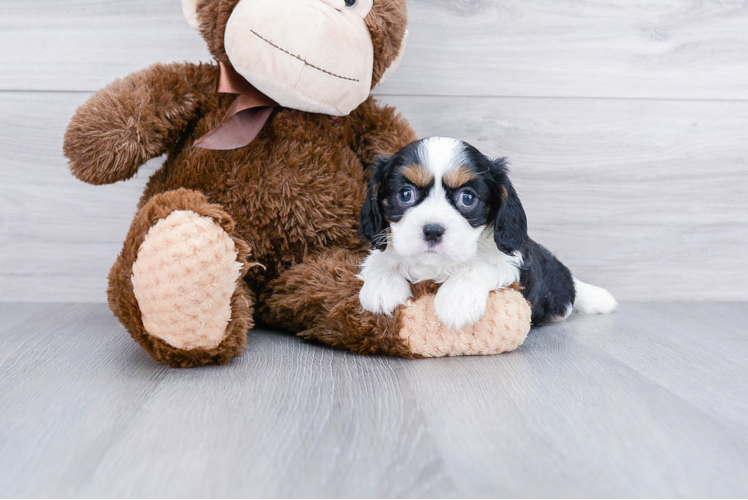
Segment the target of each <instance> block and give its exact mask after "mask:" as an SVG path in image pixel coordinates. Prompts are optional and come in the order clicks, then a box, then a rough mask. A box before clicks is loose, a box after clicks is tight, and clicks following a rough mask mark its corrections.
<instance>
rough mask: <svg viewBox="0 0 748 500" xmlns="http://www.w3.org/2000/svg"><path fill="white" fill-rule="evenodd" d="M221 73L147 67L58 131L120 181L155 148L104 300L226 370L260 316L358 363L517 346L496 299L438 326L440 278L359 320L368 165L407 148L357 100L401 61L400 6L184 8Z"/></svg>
mask: <svg viewBox="0 0 748 500" xmlns="http://www.w3.org/2000/svg"><path fill="white" fill-rule="evenodd" d="M183 7H184V11H185V15H186V16H187V18H188V20H189V21H190V23H191V24H192V25H193V26H194V27H196V28H198V29H199V30H200V32H201V34H202V36H203V37H204V38H205V40H206V42H207V43H208V46H209V48H210V51H211V53H212V54H213V56H214V57H215V59H216V61H217V62H218V63H219V64H218V65H212V64H169V65H161V64H158V65H155V66H152V67H150V68H148V69H146V70H143V71H141V72H138V73H134V74H132V75H130V76H128V77H126V78H124V79H122V80H117V81H115V82H114V83H112V84H110V85H109V86H107V87H106V88H104V89H103V90H101V91H99V92H98V93H96V94H95V95H94V96H93V97H92V98H91V99H90V100H89V101H88V102H87V103H85V104H84V105H83V106H81V107H80V108H79V109H78V111H77V113H76V115H75V116H74V118H73V120H72V122H71V124H70V126H69V128H68V130H67V133H66V135H65V145H64V151H65V155H66V156H67V157H68V159H69V160H70V168H71V170H72V172H73V174H74V175H75V176H77V177H78V178H79V179H81V180H83V181H85V182H89V183H91V184H108V183H113V182H117V181H121V180H126V179H129V178H130V177H132V176H133V175H135V173H136V172H137V170H138V169H139V168H140V166H141V165H143V164H144V163H145V162H146V161H148V160H149V159H151V158H154V157H157V156H160V155H163V154H166V155H167V158H166V161H165V162H164V165H163V166H162V168H161V169H160V170H159V171H158V172H156V173H155V174H153V176H152V177H151V178H150V180H149V182H148V185H147V187H146V190H145V193H144V194H143V197H142V198H141V200H140V203H139V205H138V213H137V215H136V216H135V219H134V221H133V223H132V226H131V228H130V231H129V233H128V234H127V238H126V240H125V243H124V247H123V249H122V252H121V253H120V255H119V258H118V259H117V261H116V263H115V264H114V267H113V268H112V270H111V272H110V274H109V289H108V296H109V304H110V306H111V308H112V311H114V313H115V314H116V316H117V317H118V318H119V319H120V321H121V322H122V324H123V325H124V326H125V327H126V328H127V330H128V331H129V332H130V334H131V335H132V336H133V338H134V339H135V340H136V341H138V342H139V343H140V344H141V345H142V346H143V348H145V349H146V351H148V353H149V354H150V355H151V356H152V357H153V358H154V359H156V360H158V361H162V362H165V363H168V364H169V365H171V366H198V365H204V364H212V363H217V364H223V363H227V362H228V361H229V360H230V359H231V358H232V357H234V356H237V355H239V354H241V353H242V350H243V348H244V345H245V342H246V336H247V332H248V331H249V330H250V329H251V328H252V326H253V324H254V320H255V319H257V320H260V321H262V322H264V323H265V324H268V325H272V326H276V327H281V328H285V329H288V330H291V331H294V332H299V335H301V336H303V337H305V338H307V339H313V340H317V341H321V342H324V343H327V344H330V345H333V346H337V347H342V348H347V349H350V350H352V351H354V352H358V353H385V354H391V355H398V356H405V357H422V356H445V355H459V354H491V353H497V352H503V351H508V350H512V349H515V348H516V347H517V346H518V345H519V344H521V343H522V341H523V340H524V338H525V336H526V335H527V332H528V330H529V324H530V320H529V318H530V309H529V307H528V305H527V303H526V301H525V300H524V299H523V298H522V296H521V294H520V293H518V292H517V291H516V290H502V291H497V292H493V294H492V295H491V298H490V299H489V306H488V308H487V313H486V316H485V317H484V318H483V320H481V321H480V322H479V323H477V324H476V325H474V326H472V327H470V328H468V329H465V330H463V331H460V332H457V331H449V330H447V329H445V328H444V327H442V326H441V325H440V324H439V323H438V321H437V320H436V316H435V314H434V312H433V293H434V291H435V289H436V285H434V284H433V283H421V284H418V285H415V286H414V287H413V294H414V299H413V300H412V301H411V303H409V304H407V305H405V306H401V307H400V308H398V309H397V310H396V311H395V314H394V316H393V317H386V316H374V315H372V314H370V313H368V312H364V311H362V310H361V307H360V304H359V302H358V292H359V290H360V287H361V282H360V281H359V279H358V278H356V276H355V275H356V272H357V269H358V265H359V264H360V262H361V260H362V256H363V255H364V254H365V251H366V247H365V246H364V245H363V244H362V243H361V241H360V240H359V238H358V237H357V223H356V220H357V215H358V212H359V210H360V207H361V204H362V201H363V198H364V194H365V173H364V172H365V166H366V165H368V164H369V163H370V162H371V161H372V159H373V158H374V156H375V155H377V154H380V153H385V154H391V153H393V152H395V151H396V150H398V149H400V148H401V147H403V146H405V145H406V144H408V143H410V142H411V141H413V140H414V139H415V135H414V133H413V131H412V130H411V128H410V127H409V125H408V124H407V122H406V121H405V120H404V119H402V118H401V117H400V116H399V115H397V114H396V113H395V111H394V110H393V109H392V108H389V107H383V106H379V105H378V104H376V102H375V101H374V100H373V99H372V98H371V97H369V92H370V90H371V88H372V87H373V86H375V85H377V84H378V83H379V82H380V81H381V80H382V78H383V77H384V76H385V75H386V74H388V73H389V72H390V71H392V69H394V67H395V66H396V64H397V62H398V61H399V58H400V55H401V53H402V50H403V48H404V40H405V36H406V3H405V0H284V1H283V2H278V1H274V0H183Z"/></svg>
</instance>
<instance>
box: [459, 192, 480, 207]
mask: <svg viewBox="0 0 748 500" xmlns="http://www.w3.org/2000/svg"><path fill="white" fill-rule="evenodd" d="M477 199H478V197H477V196H475V193H473V192H472V191H467V190H466V191H463V192H461V193H460V194H459V196H458V198H457V203H458V204H459V205H461V206H463V207H468V208H469V207H472V206H473V205H475V201H476V200H477Z"/></svg>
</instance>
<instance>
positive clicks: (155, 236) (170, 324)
mask: <svg viewBox="0 0 748 500" xmlns="http://www.w3.org/2000/svg"><path fill="white" fill-rule="evenodd" d="M236 258H237V252H236V247H235V245H234V241H233V240H232V239H231V238H230V237H229V235H228V234H227V233H226V231H224V230H223V228H221V226H219V225H218V224H216V223H215V222H213V219H211V218H210V217H201V216H200V215H198V214H196V213H195V212H192V211H189V210H175V211H174V212H172V213H171V214H169V216H167V217H166V218H165V219H161V220H160V221H158V222H157V223H156V225H154V226H151V228H150V229H149V230H148V234H147V235H146V237H145V240H144V241H143V244H142V245H141V246H140V250H139V251H138V258H137V260H136V261H135V264H134V265H133V269H132V274H133V276H132V285H133V292H134V293H135V298H136V299H137V300H138V306H139V307H140V313H141V316H142V318H143V326H144V327H145V329H146V331H147V332H148V333H150V334H151V335H153V336H154V337H156V338H158V339H161V340H163V341H164V342H166V343H167V344H169V345H171V346H173V347H176V348H177V349H186V350H191V349H197V348H202V349H213V348H215V347H218V345H219V344H220V343H221V342H222V341H223V339H224V337H225V336H226V327H227V326H228V324H229V321H230V320H231V296H232V295H233V294H234V289H235V288H236V286H237V282H238V281H239V277H240V276H241V275H242V268H243V266H242V264H241V263H239V262H237V261H236Z"/></svg>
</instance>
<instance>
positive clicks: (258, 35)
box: [249, 30, 359, 83]
mask: <svg viewBox="0 0 748 500" xmlns="http://www.w3.org/2000/svg"><path fill="white" fill-rule="evenodd" d="M249 31H250V32H251V33H252V34H253V35H254V36H256V37H257V38H259V39H260V40H262V41H263V42H265V43H267V44H268V45H270V46H271V47H274V48H276V49H278V50H280V51H281V52H283V53H284V54H288V55H289V56H291V57H295V58H296V59H298V60H299V61H301V62H303V63H304V64H305V65H306V66H309V67H310V68H313V69H316V70H317V71H321V72H322V73H324V74H326V75H330V76H334V77H335V78H340V79H341V80H347V81H349V82H356V83H358V81H359V80H356V79H355V78H347V77H345V76H340V75H336V74H335V73H330V72H329V71H327V70H325V69H322V68H320V67H318V66H315V65H314V64H310V63H308V62H307V61H306V60H305V59H304V58H303V57H301V56H297V55H296V54H292V53H291V52H289V51H287V50H286V49H282V48H280V47H278V46H277V45H276V44H274V43H273V42H271V41H270V40H268V39H267V38H263V37H262V36H261V35H260V34H259V33H257V32H256V31H255V30H249Z"/></svg>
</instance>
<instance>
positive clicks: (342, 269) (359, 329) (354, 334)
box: [262, 249, 423, 358]
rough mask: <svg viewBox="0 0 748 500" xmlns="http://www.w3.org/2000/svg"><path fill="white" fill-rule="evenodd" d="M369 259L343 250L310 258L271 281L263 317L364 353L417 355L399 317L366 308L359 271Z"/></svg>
mask: <svg viewBox="0 0 748 500" xmlns="http://www.w3.org/2000/svg"><path fill="white" fill-rule="evenodd" d="M363 256H364V253H362V252H352V251H347V250H343V249H337V250H329V251H326V252H324V253H322V254H320V255H317V256H313V257H309V258H308V259H307V260H306V261H305V262H304V263H302V264H298V265H296V266H294V267H293V268H291V269H290V270H288V271H286V272H285V273H283V275H282V276H281V277H280V278H278V279H276V280H275V281H273V282H272V283H270V285H269V287H268V290H267V291H266V292H265V294H264V296H263V301H262V302H263V311H262V312H263V313H264V314H262V316H263V317H266V318H269V319H270V322H271V324H272V325H273V326H276V327H280V328H285V329H287V330H291V331H294V332H299V336H301V337H304V338H306V339H309V340H315V341H318V342H322V343H325V344H328V345H331V346H335V347H339V348H342V349H348V350H350V351H353V352H355V353H358V354H390V355H393V356H401V357H406V358H412V357H415V356H414V355H413V354H412V353H411V352H410V349H408V346H407V345H406V344H405V342H404V341H403V340H402V339H401V338H400V336H399V334H398V330H399V321H400V320H399V317H398V315H397V314H396V315H395V317H387V316H382V315H374V314H372V313H370V312H365V311H363V310H362V309H361V304H360V303H359V300H358V293H359V291H360V290H361V280H359V279H358V278H357V277H356V273H357V272H358V266H359V264H360V263H361V260H362V259H363ZM418 289H419V290H421V289H423V286H420V287H418ZM414 291H415V290H414Z"/></svg>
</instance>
